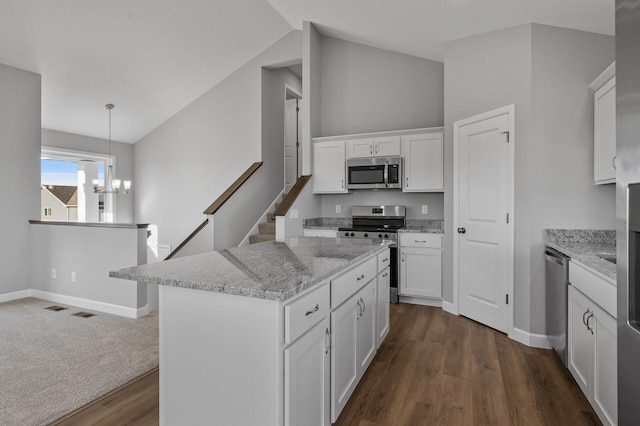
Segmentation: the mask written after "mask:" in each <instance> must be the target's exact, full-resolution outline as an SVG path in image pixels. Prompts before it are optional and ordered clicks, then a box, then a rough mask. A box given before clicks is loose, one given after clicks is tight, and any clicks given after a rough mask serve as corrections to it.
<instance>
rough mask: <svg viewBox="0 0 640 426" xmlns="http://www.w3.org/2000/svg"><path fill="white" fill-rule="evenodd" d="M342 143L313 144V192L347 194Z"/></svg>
mask: <svg viewBox="0 0 640 426" xmlns="http://www.w3.org/2000/svg"><path fill="white" fill-rule="evenodd" d="M344 145H345V144H344V141H332V142H316V143H314V144H313V192H314V193H315V194H339V193H345V192H347V182H346V174H347V171H346V170H347V169H346V158H345V146H344Z"/></svg>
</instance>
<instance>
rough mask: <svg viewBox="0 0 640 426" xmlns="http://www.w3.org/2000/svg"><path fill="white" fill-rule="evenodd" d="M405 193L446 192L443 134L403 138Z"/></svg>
mask: <svg viewBox="0 0 640 426" xmlns="http://www.w3.org/2000/svg"><path fill="white" fill-rule="evenodd" d="M402 157H403V158H404V181H403V183H402V191H403V192H432V191H433V192H438V191H444V137H443V133H442V132H436V133H421V134H416V135H406V136H402Z"/></svg>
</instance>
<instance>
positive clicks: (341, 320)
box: [331, 280, 376, 422]
mask: <svg viewBox="0 0 640 426" xmlns="http://www.w3.org/2000/svg"><path fill="white" fill-rule="evenodd" d="M375 284H376V280H371V281H369V283H368V284H367V285H366V286H364V287H363V288H362V289H361V290H360V291H358V292H357V293H356V294H355V295H353V296H352V297H351V298H349V299H348V300H347V301H346V302H344V303H343V304H342V305H341V306H340V307H339V308H337V309H335V310H334V311H333V312H331V419H332V421H334V422H335V421H336V420H337V419H338V416H339V415H340V413H341V412H342V409H343V408H344V406H345V405H346V403H347V401H348V400H349V397H350V396H351V394H352V393H353V391H354V390H355V388H356V386H357V385H358V382H359V381H360V378H362V375H363V374H364V371H365V370H366V368H367V367H368V366H369V364H370V363H371V360H372V359H373V356H374V355H375V353H376V346H375V342H376V329H375V306H376V305H375V300H376V285H375Z"/></svg>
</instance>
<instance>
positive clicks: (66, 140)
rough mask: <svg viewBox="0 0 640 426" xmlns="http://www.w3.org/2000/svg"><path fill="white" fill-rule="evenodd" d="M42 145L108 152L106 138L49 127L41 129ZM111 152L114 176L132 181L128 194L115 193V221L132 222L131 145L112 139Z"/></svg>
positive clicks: (133, 188)
mask: <svg viewBox="0 0 640 426" xmlns="http://www.w3.org/2000/svg"><path fill="white" fill-rule="evenodd" d="M114 123H115V117H114ZM42 146H47V147H54V148H63V149H71V150H76V151H84V152H91V153H96V154H109V141H108V140H105V139H99V138H92V137H89V136H82V135H76V134H73V133H65V132H59V131H56V130H49V129H42ZM111 153H112V155H114V156H115V157H116V162H115V169H116V170H115V172H116V173H115V174H116V176H117V177H118V178H119V179H122V180H131V181H133V182H132V185H131V191H130V192H129V194H126V195H125V194H121V195H116V197H115V198H116V222H120V223H132V222H133V198H134V196H135V193H136V190H137V188H136V182H135V180H134V178H133V145H132V144H128V143H121V142H113V141H112V143H111Z"/></svg>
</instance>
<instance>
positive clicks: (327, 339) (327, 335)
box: [323, 327, 331, 354]
mask: <svg viewBox="0 0 640 426" xmlns="http://www.w3.org/2000/svg"><path fill="white" fill-rule="evenodd" d="M323 339H326V340H325V342H324V353H325V354H328V353H329V349H330V348H331V333H329V327H327V329H326V331H325V332H324V337H323ZM327 342H329V344H328V345H327Z"/></svg>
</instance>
